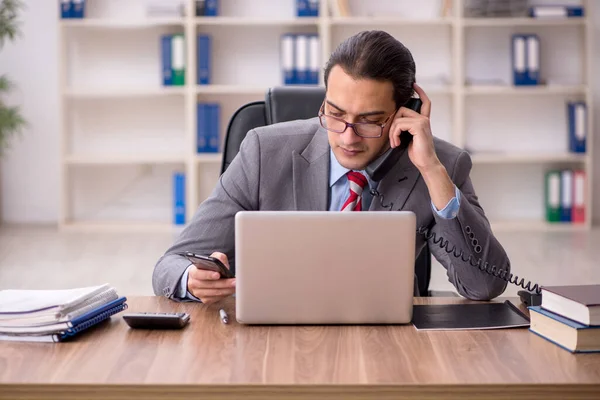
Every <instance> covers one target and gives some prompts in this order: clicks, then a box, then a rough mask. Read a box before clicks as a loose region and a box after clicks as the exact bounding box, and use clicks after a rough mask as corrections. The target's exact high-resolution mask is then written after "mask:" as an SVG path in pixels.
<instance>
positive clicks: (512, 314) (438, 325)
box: [412, 300, 530, 330]
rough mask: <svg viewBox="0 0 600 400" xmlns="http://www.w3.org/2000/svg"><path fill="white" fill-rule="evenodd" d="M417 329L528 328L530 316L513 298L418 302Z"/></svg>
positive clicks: (415, 324) (415, 319)
mask: <svg viewBox="0 0 600 400" xmlns="http://www.w3.org/2000/svg"><path fill="white" fill-rule="evenodd" d="M412 322H413V325H414V326H415V328H417V330H469V329H503V328H521V327H523V328H525V327H527V328H528V327H529V325H530V324H529V319H528V318H527V317H526V316H525V314H524V313H522V312H521V311H520V310H519V309H518V308H517V307H516V306H515V305H513V304H512V303H511V302H510V301H508V300H507V301H505V302H504V303H481V304H432V305H415V306H414V308H413V321H412Z"/></svg>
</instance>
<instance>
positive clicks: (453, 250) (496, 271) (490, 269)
mask: <svg viewBox="0 0 600 400" xmlns="http://www.w3.org/2000/svg"><path fill="white" fill-rule="evenodd" d="M371 195H373V196H376V197H378V198H379V204H381V207H383V208H387V209H389V210H390V211H392V210H393V208H394V203H389V204H387V205H385V204H384V203H383V202H384V197H383V195H382V194H381V193H379V192H378V191H377V190H374V189H373V190H371ZM417 232H418V233H419V234H421V235H423V236H424V237H425V239H427V241H429V240H432V242H433V244H435V245H437V246H439V247H440V248H442V249H444V250H445V251H446V253H448V254H450V255H452V256H454V257H456V258H458V259H460V260H462V261H463V262H465V263H466V262H468V263H469V264H471V265H472V266H473V267H475V268H477V269H479V270H480V271H482V272H485V273H487V274H489V275H491V276H493V277H495V278H499V279H502V280H504V281H506V282H508V283H512V284H513V285H517V286H520V287H522V288H523V289H525V290H528V291H530V292H535V293H536V294H540V293H541V289H540V287H539V285H538V284H537V283H532V282H531V281H527V283H525V279H524V278H520V280H519V277H518V276H516V275H513V274H512V273H511V272H507V271H506V270H505V269H501V268H498V267H496V266H495V265H490V264H489V263H488V262H484V261H483V260H482V259H481V258H478V259H477V261H475V258H474V257H473V255H472V254H469V255H468V257H466V258H465V256H466V255H465V252H464V251H463V250H459V249H457V247H456V246H455V245H451V244H450V242H449V241H448V240H446V239H444V238H443V237H441V236H439V235H437V234H436V233H435V232H432V230H431V229H429V228H427V227H424V226H422V227H419V228H418V229H417ZM451 246H452V247H451Z"/></svg>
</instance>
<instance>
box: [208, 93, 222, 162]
mask: <svg viewBox="0 0 600 400" xmlns="http://www.w3.org/2000/svg"><path fill="white" fill-rule="evenodd" d="M208 110H209V111H208V120H209V121H210V123H209V130H208V149H207V151H208V152H210V153H218V152H219V143H220V140H219V132H220V118H221V106H220V105H219V104H218V103H213V104H209V105H208Z"/></svg>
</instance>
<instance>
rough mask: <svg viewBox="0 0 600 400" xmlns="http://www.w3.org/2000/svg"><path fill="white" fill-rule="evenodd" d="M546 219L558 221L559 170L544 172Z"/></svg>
mask: <svg viewBox="0 0 600 400" xmlns="http://www.w3.org/2000/svg"><path fill="white" fill-rule="evenodd" d="M545 187H546V190H545V192H546V193H545V195H546V220H547V221H548V222H559V221H560V171H554V170H553V171H548V172H546V185H545Z"/></svg>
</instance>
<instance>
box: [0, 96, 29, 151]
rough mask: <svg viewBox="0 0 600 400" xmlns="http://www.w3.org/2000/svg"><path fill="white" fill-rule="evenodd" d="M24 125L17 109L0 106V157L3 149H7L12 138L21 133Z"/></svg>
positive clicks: (23, 120) (24, 122)
mask: <svg viewBox="0 0 600 400" xmlns="http://www.w3.org/2000/svg"><path fill="white" fill-rule="evenodd" d="M26 125H27V123H26V121H25V119H24V118H23V117H22V116H21V113H20V110H19V107H4V106H2V105H0V155H2V154H3V150H4V149H5V148H7V147H9V145H10V143H11V141H12V140H13V138H14V137H15V136H16V135H20V134H21V133H22V132H23V128H25V126H26Z"/></svg>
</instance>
